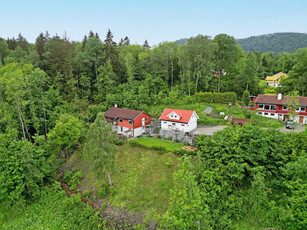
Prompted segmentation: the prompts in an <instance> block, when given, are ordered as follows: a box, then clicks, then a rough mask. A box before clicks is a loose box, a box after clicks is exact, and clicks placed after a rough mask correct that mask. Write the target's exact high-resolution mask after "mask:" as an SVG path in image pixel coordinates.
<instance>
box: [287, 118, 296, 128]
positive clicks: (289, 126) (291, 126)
mask: <svg viewBox="0 0 307 230" xmlns="http://www.w3.org/2000/svg"><path fill="white" fill-rule="evenodd" d="M286 128H287V129H294V128H295V126H294V123H293V121H289V120H288V121H286Z"/></svg>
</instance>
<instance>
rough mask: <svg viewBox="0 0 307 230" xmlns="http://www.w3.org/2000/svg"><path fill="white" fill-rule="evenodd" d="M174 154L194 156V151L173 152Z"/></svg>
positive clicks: (181, 150)
mask: <svg viewBox="0 0 307 230" xmlns="http://www.w3.org/2000/svg"><path fill="white" fill-rule="evenodd" d="M174 153H175V154H177V155H178V156H184V155H196V152H195V151H187V150H183V149H180V150H175V151H174Z"/></svg>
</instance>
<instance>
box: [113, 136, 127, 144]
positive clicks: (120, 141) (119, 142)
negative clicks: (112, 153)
mask: <svg viewBox="0 0 307 230" xmlns="http://www.w3.org/2000/svg"><path fill="white" fill-rule="evenodd" d="M113 143H114V144H116V145H123V144H125V143H126V141H125V140H123V139H118V138H116V139H114V141H113Z"/></svg>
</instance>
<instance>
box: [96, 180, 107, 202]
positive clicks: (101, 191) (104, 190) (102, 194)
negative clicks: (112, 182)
mask: <svg viewBox="0 0 307 230" xmlns="http://www.w3.org/2000/svg"><path fill="white" fill-rule="evenodd" d="M107 192H108V186H107V184H106V183H105V182H103V184H102V185H101V188H100V189H99V191H98V194H97V196H98V198H99V199H103V198H104V197H105V196H106V195H107Z"/></svg>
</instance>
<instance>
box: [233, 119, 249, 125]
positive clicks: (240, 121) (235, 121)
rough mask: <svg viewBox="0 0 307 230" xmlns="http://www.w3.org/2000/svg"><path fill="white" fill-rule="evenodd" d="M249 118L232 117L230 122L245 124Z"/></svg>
mask: <svg viewBox="0 0 307 230" xmlns="http://www.w3.org/2000/svg"><path fill="white" fill-rule="evenodd" d="M249 122H250V121H249V119H245V118H232V119H231V124H245V123H249Z"/></svg>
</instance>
